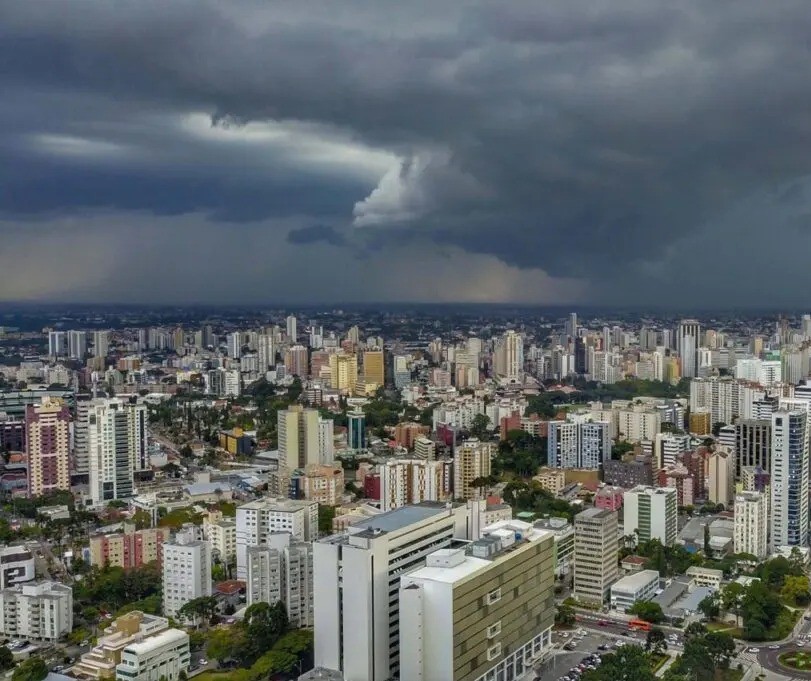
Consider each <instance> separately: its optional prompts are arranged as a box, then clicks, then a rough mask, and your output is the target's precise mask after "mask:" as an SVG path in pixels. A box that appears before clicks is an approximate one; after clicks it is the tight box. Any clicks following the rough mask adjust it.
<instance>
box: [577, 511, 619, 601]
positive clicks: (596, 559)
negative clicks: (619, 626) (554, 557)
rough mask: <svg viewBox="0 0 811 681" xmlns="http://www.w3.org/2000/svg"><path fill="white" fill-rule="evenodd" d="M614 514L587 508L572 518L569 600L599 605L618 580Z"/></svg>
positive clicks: (617, 542) (617, 548)
mask: <svg viewBox="0 0 811 681" xmlns="http://www.w3.org/2000/svg"><path fill="white" fill-rule="evenodd" d="M618 551H619V537H618V531H617V512H616V511H609V510H607V509H603V508H589V509H587V510H585V511H581V512H580V513H578V514H577V515H576V516H575V517H574V590H573V592H572V593H573V596H574V597H575V598H576V599H577V600H579V601H583V602H585V603H593V604H602V603H604V602H605V601H606V600H607V598H608V595H609V591H610V589H611V585H612V584H613V583H614V582H616V581H617V578H618V577H619V568H618V566H617V555H618Z"/></svg>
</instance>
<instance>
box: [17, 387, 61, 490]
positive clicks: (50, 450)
mask: <svg viewBox="0 0 811 681" xmlns="http://www.w3.org/2000/svg"><path fill="white" fill-rule="evenodd" d="M25 433H26V434H25V442H26V454H27V457H28V495H29V496H33V497H36V496H42V495H43V494H50V493H52V492H56V491H59V490H69V489H70V409H68V406H67V404H65V403H64V402H63V401H62V400H60V399H58V398H49V397H46V398H44V399H43V400H42V404H40V405H28V406H27V407H26V408H25Z"/></svg>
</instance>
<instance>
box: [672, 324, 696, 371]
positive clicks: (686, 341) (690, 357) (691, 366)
mask: <svg viewBox="0 0 811 681" xmlns="http://www.w3.org/2000/svg"><path fill="white" fill-rule="evenodd" d="M700 336H701V325H700V324H699V323H698V322H697V321H696V320H695V319H682V321H681V322H679V329H678V332H677V334H676V338H677V341H678V351H679V358H680V361H681V375H682V376H683V377H684V378H694V377H696V376H698V339H699V338H700Z"/></svg>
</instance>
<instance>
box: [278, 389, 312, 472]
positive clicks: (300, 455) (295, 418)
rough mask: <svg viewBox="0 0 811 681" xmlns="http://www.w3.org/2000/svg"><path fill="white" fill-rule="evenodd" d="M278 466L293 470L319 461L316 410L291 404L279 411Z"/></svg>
mask: <svg viewBox="0 0 811 681" xmlns="http://www.w3.org/2000/svg"><path fill="white" fill-rule="evenodd" d="M277 419H278V420H277V426H278V432H279V468H280V469H284V470H285V471H288V472H289V471H293V470H296V469H297V468H304V467H305V466H308V465H310V464H314V463H318V462H319V452H320V446H319V442H320V433H319V425H318V410H317V409H305V408H304V407H302V406H301V405H297V404H294V405H291V406H290V407H288V408H287V409H283V410H281V411H279V413H278V417H277Z"/></svg>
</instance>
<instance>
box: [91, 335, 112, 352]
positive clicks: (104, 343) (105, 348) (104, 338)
mask: <svg viewBox="0 0 811 681" xmlns="http://www.w3.org/2000/svg"><path fill="white" fill-rule="evenodd" d="M109 350H110V332H109V331H94V332H93V357H106V356H107V353H108V352H109Z"/></svg>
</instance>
